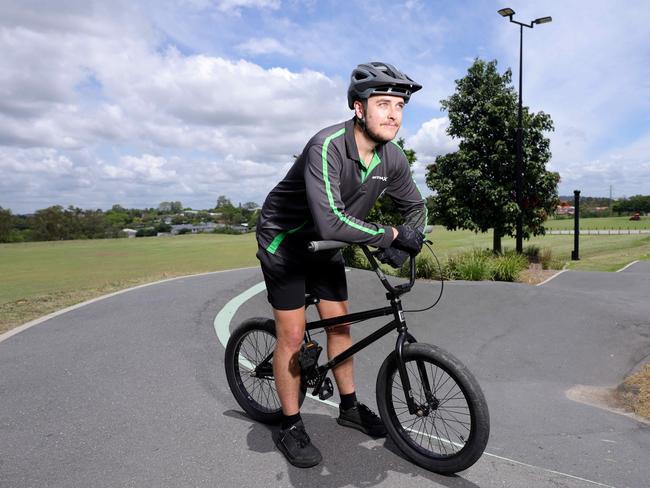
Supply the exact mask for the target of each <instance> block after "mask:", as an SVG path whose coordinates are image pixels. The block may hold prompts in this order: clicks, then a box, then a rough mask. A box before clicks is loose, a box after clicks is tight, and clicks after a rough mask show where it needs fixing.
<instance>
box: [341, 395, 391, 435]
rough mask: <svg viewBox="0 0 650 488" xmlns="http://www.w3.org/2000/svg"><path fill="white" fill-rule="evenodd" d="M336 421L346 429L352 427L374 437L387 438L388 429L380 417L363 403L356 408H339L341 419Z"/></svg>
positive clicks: (359, 403)
mask: <svg viewBox="0 0 650 488" xmlns="http://www.w3.org/2000/svg"><path fill="white" fill-rule="evenodd" d="M336 421H337V422H338V423H339V424H340V425H344V426H345V427H352V428H353V429H357V430H360V431H361V432H365V433H366V434H368V435H370V436H373V437H385V436H386V427H384V423H383V422H382V421H381V419H380V418H379V416H378V415H377V414H376V413H375V412H373V411H372V410H370V409H369V408H368V407H366V406H365V405H364V404H363V403H361V402H356V403H355V405H354V407H352V408H348V409H347V410H342V409H341V407H340V406H339V417H338V418H337V419H336Z"/></svg>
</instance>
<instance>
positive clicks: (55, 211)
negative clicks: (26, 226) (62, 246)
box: [32, 205, 70, 241]
mask: <svg viewBox="0 0 650 488" xmlns="http://www.w3.org/2000/svg"><path fill="white" fill-rule="evenodd" d="M32 229H33V238H34V240H35V241H60V240H63V239H69V238H70V226H69V223H68V216H67V215H66V212H65V211H64V210H63V207H62V206H61V205H53V206H51V207H48V208H45V209H42V210H37V211H36V213H35V214H34V217H33V219H32Z"/></svg>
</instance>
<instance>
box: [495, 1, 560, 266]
mask: <svg viewBox="0 0 650 488" xmlns="http://www.w3.org/2000/svg"><path fill="white" fill-rule="evenodd" d="M498 12H499V14H500V15H501V16H502V17H508V18H509V19H510V22H512V23H513V24H517V25H518V26H519V109H518V113H517V160H516V162H515V173H516V174H515V190H516V192H517V205H518V206H519V210H520V212H519V215H518V216H517V235H516V241H517V244H516V246H517V252H518V253H521V252H523V227H524V225H523V215H522V211H521V210H522V206H523V198H522V197H523V187H524V149H523V130H524V129H523V120H522V119H523V116H522V108H521V68H522V63H523V61H522V60H523V46H524V27H528V28H529V29H532V28H533V26H534V25H535V24H546V23H548V22H551V21H552V20H553V19H552V18H551V17H540V18H538V19H535V20H533V21H532V22H531V23H530V24H526V23H524V22H517V21H516V20H513V18H512V16H513V15H515V11H514V10H512V9H511V8H502V9H501V10H498Z"/></svg>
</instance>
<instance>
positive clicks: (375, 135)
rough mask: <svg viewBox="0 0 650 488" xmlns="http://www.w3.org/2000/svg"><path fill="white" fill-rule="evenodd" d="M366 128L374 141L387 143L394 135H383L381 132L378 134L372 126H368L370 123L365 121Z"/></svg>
mask: <svg viewBox="0 0 650 488" xmlns="http://www.w3.org/2000/svg"><path fill="white" fill-rule="evenodd" d="M364 128H365V130H366V134H367V135H368V137H369V138H370V139H372V140H373V141H374V142H376V143H377V144H385V143H387V142H390V141H392V140H393V138H392V137H386V136H382V135H381V134H378V133H377V132H375V131H374V130H372V129H371V128H370V127H368V125H367V124H365V123H364Z"/></svg>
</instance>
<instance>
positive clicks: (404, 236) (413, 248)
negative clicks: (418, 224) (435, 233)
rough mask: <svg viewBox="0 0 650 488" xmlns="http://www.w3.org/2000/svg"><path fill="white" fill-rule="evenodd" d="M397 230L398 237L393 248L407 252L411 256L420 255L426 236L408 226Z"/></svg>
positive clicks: (399, 226)
mask: <svg viewBox="0 0 650 488" xmlns="http://www.w3.org/2000/svg"><path fill="white" fill-rule="evenodd" d="M396 229H397V237H396V238H395V240H394V241H393V243H392V244H391V247H395V248H397V249H400V250H402V251H406V252H407V253H409V254H417V253H419V252H420V250H421V249H422V243H423V242H424V235H423V234H422V233H421V232H419V231H417V230H415V229H414V228H413V227H409V226H408V225H398V226H397V227H396Z"/></svg>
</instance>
